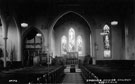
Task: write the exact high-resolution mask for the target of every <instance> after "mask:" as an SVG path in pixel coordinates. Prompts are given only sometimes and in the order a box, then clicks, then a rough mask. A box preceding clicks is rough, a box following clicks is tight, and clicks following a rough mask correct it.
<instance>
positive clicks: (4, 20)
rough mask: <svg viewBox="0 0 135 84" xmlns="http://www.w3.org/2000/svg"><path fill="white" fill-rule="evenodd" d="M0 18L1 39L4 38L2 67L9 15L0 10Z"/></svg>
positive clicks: (5, 50)
mask: <svg viewBox="0 0 135 84" xmlns="http://www.w3.org/2000/svg"><path fill="white" fill-rule="evenodd" d="M0 18H1V23H2V32H3V39H4V60H3V62H4V67H6V57H7V32H8V23H9V16H6V14H5V13H4V12H2V11H0Z"/></svg>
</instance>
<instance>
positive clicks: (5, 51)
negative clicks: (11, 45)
mask: <svg viewBox="0 0 135 84" xmlns="http://www.w3.org/2000/svg"><path fill="white" fill-rule="evenodd" d="M3 39H4V67H6V58H7V37H4V38H3Z"/></svg>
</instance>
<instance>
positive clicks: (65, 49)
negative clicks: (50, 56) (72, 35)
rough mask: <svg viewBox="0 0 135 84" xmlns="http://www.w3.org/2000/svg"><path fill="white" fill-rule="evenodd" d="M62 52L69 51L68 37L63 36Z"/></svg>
mask: <svg viewBox="0 0 135 84" xmlns="http://www.w3.org/2000/svg"><path fill="white" fill-rule="evenodd" d="M61 53H62V54H66V53H67V37H66V36H62V38H61Z"/></svg>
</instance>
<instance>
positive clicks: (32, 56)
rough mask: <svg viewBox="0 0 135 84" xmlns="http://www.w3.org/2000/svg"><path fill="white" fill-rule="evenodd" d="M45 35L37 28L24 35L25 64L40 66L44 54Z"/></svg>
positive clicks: (32, 28)
mask: <svg viewBox="0 0 135 84" xmlns="http://www.w3.org/2000/svg"><path fill="white" fill-rule="evenodd" d="M42 43H43V34H42V33H41V31H40V30H38V29H37V28H35V27H31V28H30V29H29V30H27V31H26V32H25V33H24V38H23V64H24V66H33V65H37V64H40V60H41V53H42Z"/></svg>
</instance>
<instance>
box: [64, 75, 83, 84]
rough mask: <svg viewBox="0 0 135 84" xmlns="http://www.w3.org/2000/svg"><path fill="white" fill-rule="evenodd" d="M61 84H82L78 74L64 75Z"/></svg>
mask: <svg viewBox="0 0 135 84" xmlns="http://www.w3.org/2000/svg"><path fill="white" fill-rule="evenodd" d="M65 74H66V75H65V78H64V80H63V83H62V84H84V82H83V79H82V77H81V74H80V73H65Z"/></svg>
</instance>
